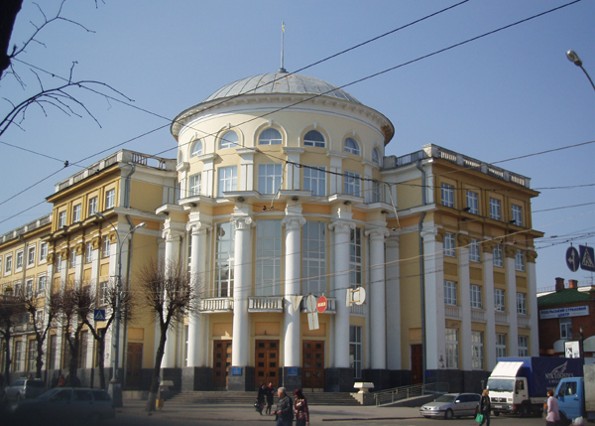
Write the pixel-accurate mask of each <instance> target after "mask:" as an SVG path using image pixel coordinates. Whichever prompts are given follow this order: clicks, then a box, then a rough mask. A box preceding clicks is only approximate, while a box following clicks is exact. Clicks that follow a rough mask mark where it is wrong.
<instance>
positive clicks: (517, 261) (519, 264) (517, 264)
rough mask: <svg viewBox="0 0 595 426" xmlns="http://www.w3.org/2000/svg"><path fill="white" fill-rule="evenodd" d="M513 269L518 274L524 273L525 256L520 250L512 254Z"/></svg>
mask: <svg viewBox="0 0 595 426" xmlns="http://www.w3.org/2000/svg"><path fill="white" fill-rule="evenodd" d="M514 269H515V270H517V271H519V272H524V271H525V255H524V253H523V252H522V251H521V250H517V251H516V252H515V254H514Z"/></svg>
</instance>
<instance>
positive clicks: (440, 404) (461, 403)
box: [419, 393, 481, 420]
mask: <svg viewBox="0 0 595 426" xmlns="http://www.w3.org/2000/svg"><path fill="white" fill-rule="evenodd" d="M480 399H481V395H480V394H478V393H445V394H444V395H441V396H439V397H438V398H436V399H435V400H434V401H432V402H428V403H427V404H424V405H422V406H421V408H420V409H419V413H420V414H421V415H422V416H424V417H427V418H430V417H442V418H445V419H446V420H450V419H452V418H453V417H457V418H458V417H463V416H475V415H476V414H477V412H478V411H479V400H480Z"/></svg>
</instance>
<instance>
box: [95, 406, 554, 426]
mask: <svg viewBox="0 0 595 426" xmlns="http://www.w3.org/2000/svg"><path fill="white" fill-rule="evenodd" d="M418 410H419V409H418V408H407V407H390V408H389V407H352V406H349V407H347V406H323V405H315V406H311V407H310V424H311V425H318V424H323V423H324V424H328V425H330V426H332V425H337V426H355V425H362V424H369V425H372V426H381V425H407V426H423V425H434V426H438V425H440V424H443V422H446V421H443V420H434V419H424V418H422V417H420V415H419V411H418ZM273 419H274V417H269V416H261V415H259V414H258V413H257V412H256V411H254V409H253V408H252V407H250V406H247V407H246V406H242V405H225V404H214V405H210V406H201V405H184V406H180V405H176V406H174V405H171V406H167V402H166V403H165V406H164V407H163V409H161V410H159V411H156V412H154V413H152V414H151V415H148V414H147V412H146V411H145V410H144V404H143V403H141V402H140V401H125V406H124V407H123V408H121V409H118V413H117V416H116V419H114V420H111V421H109V422H106V423H105V426H151V425H159V426H179V425H189V424H192V425H200V426H224V425H230V424H234V423H239V422H241V423H244V424H246V426H260V425H262V426H273V425H274V420H273ZM446 424H447V425H452V426H454V425H469V426H472V425H477V424H476V423H475V422H474V420H473V418H471V417H466V418H462V419H454V420H451V421H448V422H446ZM491 424H492V425H493V426H509V425H510V426H537V425H539V426H543V424H544V420H543V419H541V418H515V417H505V416H499V417H492V420H491Z"/></svg>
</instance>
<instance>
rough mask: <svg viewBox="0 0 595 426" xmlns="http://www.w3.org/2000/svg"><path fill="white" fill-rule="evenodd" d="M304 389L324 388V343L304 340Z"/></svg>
mask: <svg viewBox="0 0 595 426" xmlns="http://www.w3.org/2000/svg"><path fill="white" fill-rule="evenodd" d="M302 354H303V357H304V362H303V366H302V387H304V388H319V389H321V388H324V342H322V341H318V340H304V343H303V351H302Z"/></svg>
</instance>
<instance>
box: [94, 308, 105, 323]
mask: <svg viewBox="0 0 595 426" xmlns="http://www.w3.org/2000/svg"><path fill="white" fill-rule="evenodd" d="M93 319H94V320H95V321H105V309H95V310H94V311H93Z"/></svg>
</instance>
